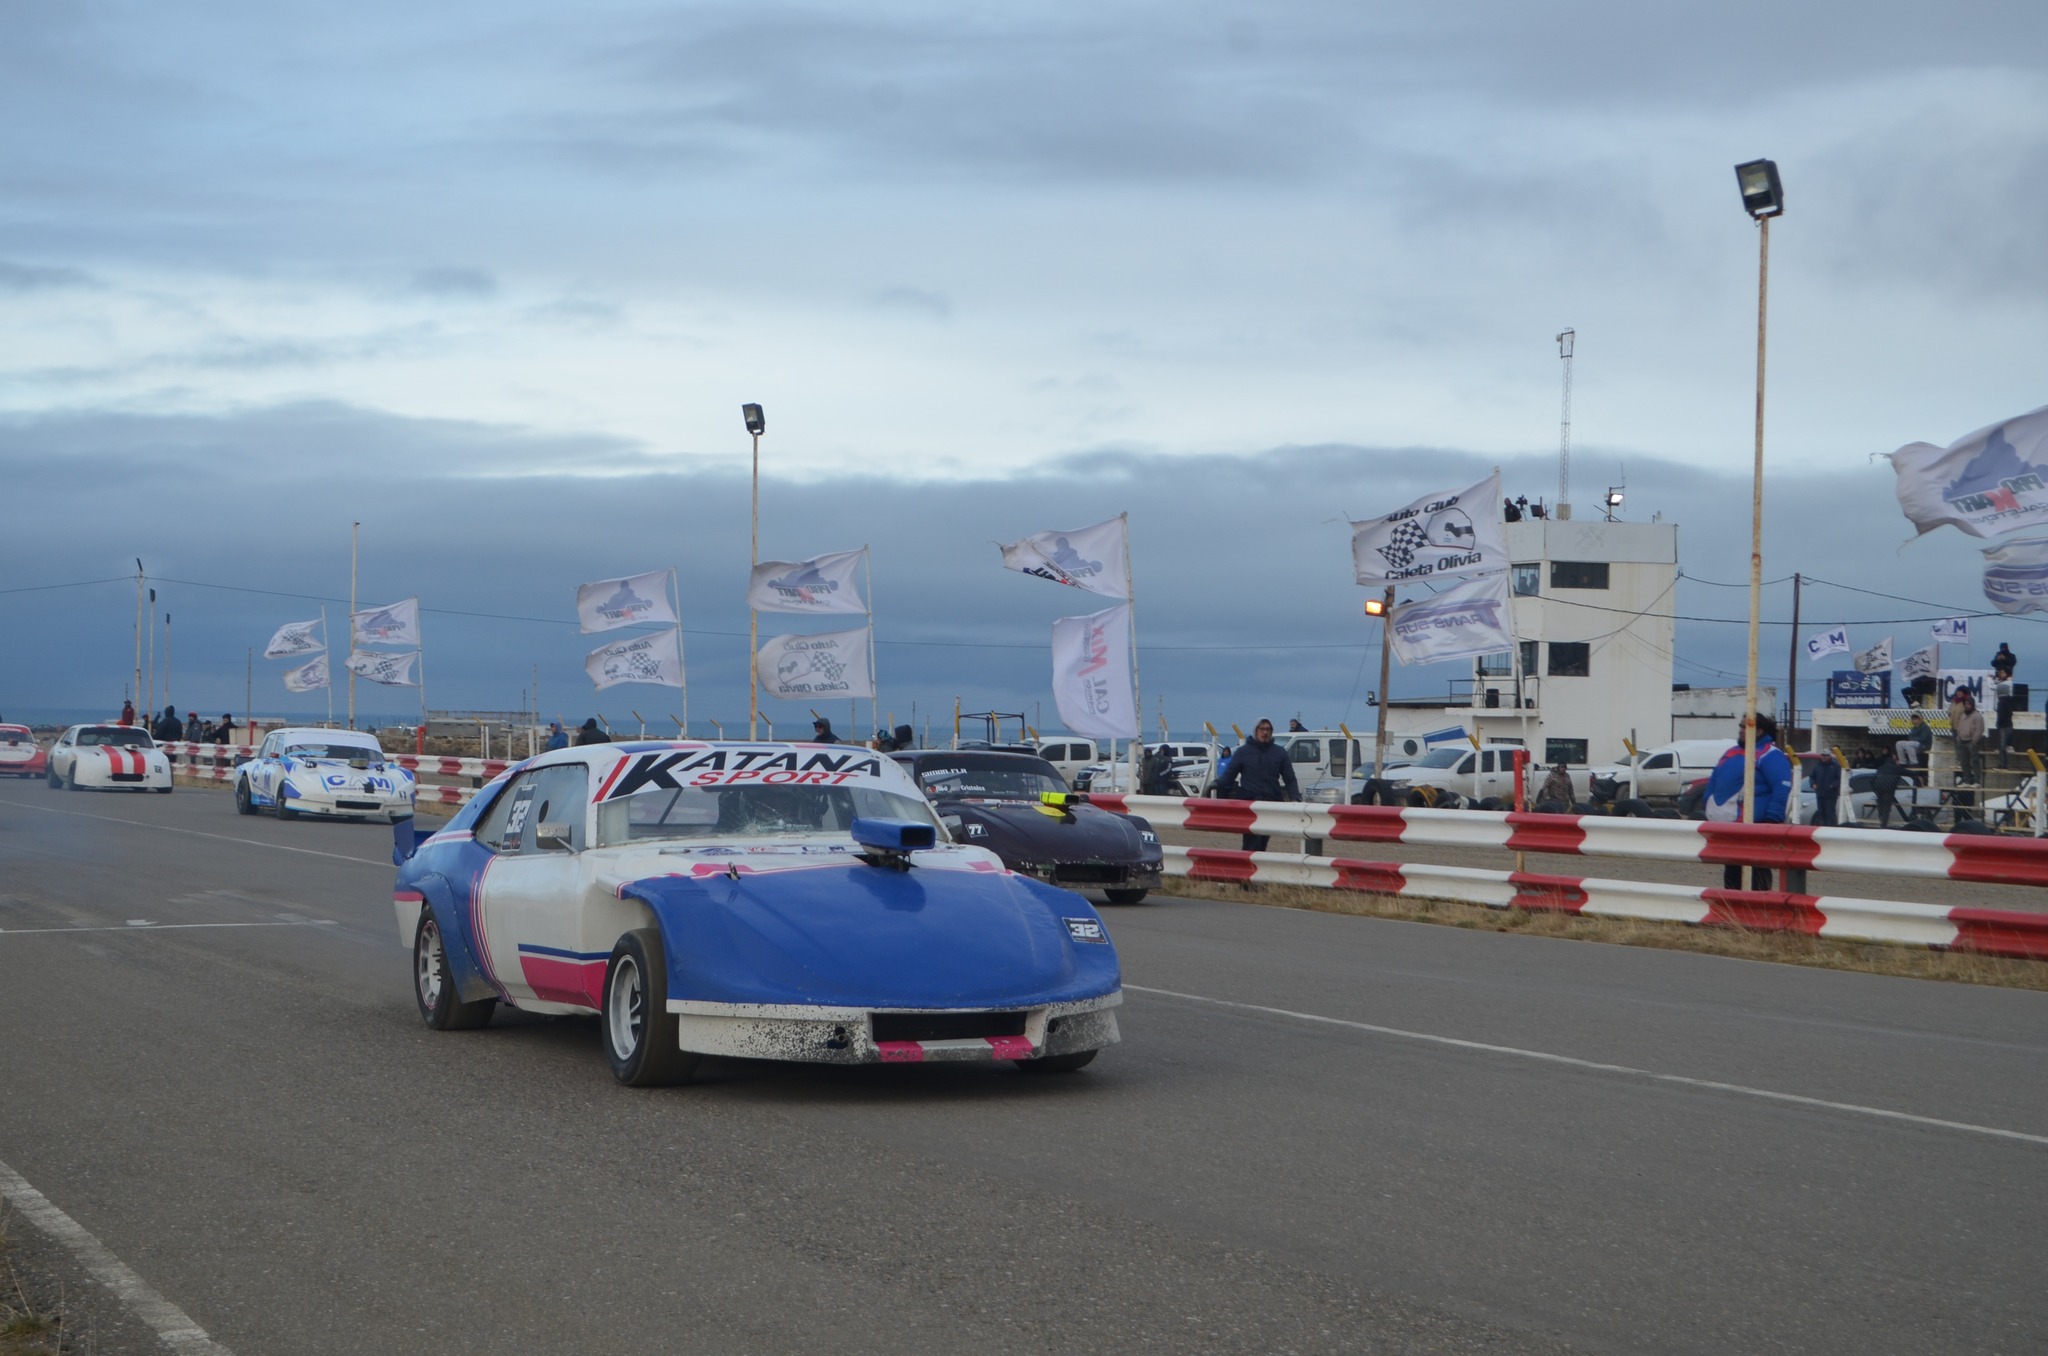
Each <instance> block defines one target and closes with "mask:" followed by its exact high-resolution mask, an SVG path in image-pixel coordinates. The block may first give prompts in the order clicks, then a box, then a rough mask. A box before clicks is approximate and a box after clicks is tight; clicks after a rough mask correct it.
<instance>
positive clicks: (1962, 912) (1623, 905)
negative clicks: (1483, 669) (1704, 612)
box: [1155, 811, 2048, 960]
mask: <svg viewBox="0 0 2048 1356" xmlns="http://www.w3.org/2000/svg"><path fill="white" fill-rule="evenodd" d="M1444 813H1448V814H1457V813H1464V812H1461V811H1445V812H1444ZM1566 817H1568V816H1559V818H1566ZM1155 822H1157V821H1155ZM1900 836H1901V837H1912V836H1914V835H1900ZM1165 853H1166V862H1165V868H1166V873H1167V874H1168V875H1170V876H1185V877H1187V878H1189V879H1191V880H1204V881H1218V882H1230V883H1234V884H1241V885H1242V884H1260V885H1306V886H1312V887H1317V888H1321V889H1332V890H1358V891H1362V892H1365V893H1368V894H1380V895H1405V896H1409V897H1411V898H1420V899H1448V900H1455V901H1459V902H1462V903H1466V904H1483V905H1485V906H1487V907H1489V908H1495V909H1541V910H1546V911H1551V912H1558V913H1570V914H1581V915H1586V916H1589V917H1601V918H1639V919H1645V920H1649V921H1654V922H1666V923H1690V924H1692V925H1694V926H1697V927H1726V928H1741V929H1745V930H1747V931H1751V932H1797V933H1804V934H1806V935H1808V936H1813V937H1828V938H1833V939H1837V940H1843V941H1870V942H1892V943H1896V944H1899V945H1902V946H1920V947H1930V948H1938V949H1942V950H1949V951H1970V952H1977V953H1981V954H1983V955H1988V956H2017V957H2023V958H2026V959H2030V960H2048V913H2041V914H2033V913H2019V912H2014V911H2010V910H2001V909H1963V908H1942V907H1940V906H1939V905H1934V904H1907V903H1902V902H1898V901H1893V900H1884V899H1853V898H1849V897H1846V896H1837V895H1802V894H1784V893H1774V892H1769V891H1748V892H1745V891H1741V890H1721V889H1709V888H1698V889H1696V888H1693V887H1691V886H1685V885H1652V884H1647V883H1644V882H1639V881H1618V880H1593V879H1588V878H1584V877H1579V876H1547V875H1538V874H1535V873H1533V872H1526V871H1482V870H1476V869H1474V868H1471V867H1457V866H1430V865H1425V864H1421V863H1416V862H1368V861H1357V860H1353V859H1350V858H1344V857H1309V856H1304V855H1300V854H1296V853H1283V852H1240V851H1237V850H1235V849H1227V848H1186V847H1168V848H1166V849H1165Z"/></svg>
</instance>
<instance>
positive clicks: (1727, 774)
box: [1706, 713, 1792, 890]
mask: <svg viewBox="0 0 2048 1356" xmlns="http://www.w3.org/2000/svg"><path fill="white" fill-rule="evenodd" d="M1754 719H1755V721H1756V814H1755V816H1754V817H1753V818H1754V821H1755V822H1756V823H1758V824H1782V823H1784V822H1785V806H1786V803H1787V802H1788V801H1790V800H1791V799H1792V760H1791V759H1790V758H1788V757H1786V756H1785V751H1784V750H1783V749H1781V748H1779V747H1778V722H1777V721H1775V720H1773V719H1771V718H1770V717H1769V716H1766V715H1763V714H1761V713H1759V714H1757V715H1756V716H1755V717H1754ZM1744 733H1745V732H1744V731H1743V730H1742V729H1741V728H1740V727H1737V729H1736V731H1735V740H1736V743H1735V747H1734V748H1732V749H1730V750H1728V752H1726V753H1724V754H1722V755H1721V761H1720V762H1718V763H1716V764H1714V771H1713V773H1712V774H1711V775H1710V776H1709V777H1708V778H1707V800H1706V806H1707V818H1708V819H1710V820H1713V821H1716V822H1719V823H1723V824H1731V823H1738V822H1740V821H1741V819H1742V738H1743V735H1744ZM1750 879H1751V881H1752V884H1751V886H1750V888H1751V889H1753V890H1768V889H1770V888H1771V870H1770V868H1769V867H1767V866H1752V867H1750ZM1721 885H1722V888H1724V889H1728V890H1740V889H1741V888H1742V864H1741V863H1739V862H1729V863H1728V864H1726V865H1725V866H1723V867H1722V868H1721Z"/></svg>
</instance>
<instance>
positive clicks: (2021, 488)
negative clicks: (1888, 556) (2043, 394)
mask: <svg viewBox="0 0 2048 1356" xmlns="http://www.w3.org/2000/svg"><path fill="white" fill-rule="evenodd" d="M1891 458H1892V471H1893V472H1894V473H1895V474H1896V475H1897V476H1898V483H1897V485H1896V486H1895V487H1894V488H1895V489H1897V491H1898V495H1899V507H1900V509H1902V510H1904V512H1905V515H1906V517H1907V518H1908V519H1909V520H1911V522H1912V524H1913V526H1914V527H1916V528H1918V529H1919V530H1920V531H1922V532H1932V531H1933V530H1934V529H1935V528H1937V527H1940V526H1941V525H1942V524H1943V523H1954V524H1955V525H1956V526H1957V527H1959V528H1961V529H1962V530H1963V531H1965V532H1968V533H1970V534H1971V535H1972V536H1978V537H2002V536H2005V535H2006V534H2008V533H2012V532H2020V531H2025V530H2029V529H2036V528H2040V527H2043V526H2048V405H2044V406H2043V407H2041V408H2040V409H2038V410H2034V411H2031V412H2030V413H2027V414H2023V415H2020V416H2019V417H2018V418H2016V419H2007V420H2005V421H2004V422H2003V423H1998V424H1993V425H1991V426H1990V427H1989V428H1980V429H1978V430H1977V431H1976V432H1975V433H1972V434H1970V435H1969V436H1968V437H1966V438H1960V439H1958V440H1957V441H1955V442H1952V443H1950V444H1949V445H1948V446H1947V447H1936V446H1934V445H1933V444H1932V443H1908V444H1906V445H1905V446H1904V447H1902V448H1900V449H1899V450H1898V451H1896V452H1894V453H1892V454H1891Z"/></svg>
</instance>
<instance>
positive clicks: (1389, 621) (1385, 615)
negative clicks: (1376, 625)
mask: <svg viewBox="0 0 2048 1356" xmlns="http://www.w3.org/2000/svg"><path fill="white" fill-rule="evenodd" d="M1393 636H1394V588H1393V585H1391V584H1389V585H1388V586H1387V591H1386V593H1384V594H1383V595H1381V597H1380V723H1379V729H1378V730H1377V731H1376V732H1375V733H1374V735H1373V738H1372V775H1373V777H1374V779H1375V780H1377V779H1379V778H1382V777H1385V776H1386V775H1387V661H1388V659H1389V658H1390V657H1391V655H1392V651H1393V648H1394V647H1393V645H1392V643H1391V642H1392V640H1393Z"/></svg>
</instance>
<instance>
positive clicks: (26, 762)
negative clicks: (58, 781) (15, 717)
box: [0, 725, 50, 777]
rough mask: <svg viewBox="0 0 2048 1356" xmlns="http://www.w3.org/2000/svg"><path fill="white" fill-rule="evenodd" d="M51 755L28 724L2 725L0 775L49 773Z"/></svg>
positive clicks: (32, 775)
mask: <svg viewBox="0 0 2048 1356" xmlns="http://www.w3.org/2000/svg"><path fill="white" fill-rule="evenodd" d="M49 769H50V755H49V754H47V753H45V752H44V751H43V746H42V745H41V744H38V743H37V742H36V736H35V732H34V731H33V730H31V729H29V728H28V726H26V725H0V777H43V776H47V775H49Z"/></svg>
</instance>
